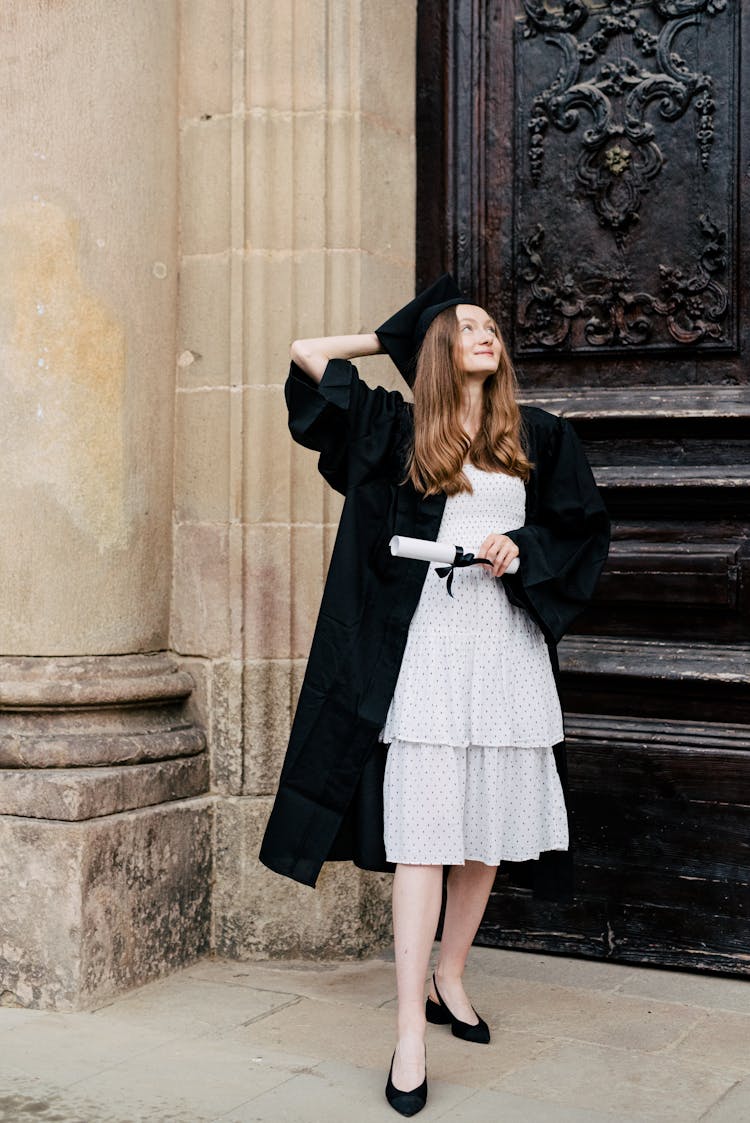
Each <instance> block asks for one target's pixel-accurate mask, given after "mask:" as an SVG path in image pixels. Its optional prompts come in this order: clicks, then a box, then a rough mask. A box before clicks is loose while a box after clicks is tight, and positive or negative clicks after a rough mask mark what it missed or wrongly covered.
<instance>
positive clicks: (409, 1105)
mask: <svg viewBox="0 0 750 1123" xmlns="http://www.w3.org/2000/svg"><path fill="white" fill-rule="evenodd" d="M395 1056H396V1050H395V1049H394V1050H393V1056H392V1057H391V1068H390V1072H389V1073H388V1083H387V1084H386V1086H385V1098H386V1099H387V1100H388V1103H389V1104H390V1105H391V1107H392V1108H394V1109H395V1110H396V1111H398V1112H399V1114H401V1115H416V1114H417V1112H418V1111H421V1110H422V1108H423V1107H424V1105H425V1104H426V1103H427V1050H425V1055H424V1080H423V1081H422V1083H421V1084H420V1085H419V1087H418V1088H412V1090H411V1092H402V1091H401V1089H400V1088H397V1087H396V1085H395V1084H394V1083H393V1061H394V1059H395Z"/></svg>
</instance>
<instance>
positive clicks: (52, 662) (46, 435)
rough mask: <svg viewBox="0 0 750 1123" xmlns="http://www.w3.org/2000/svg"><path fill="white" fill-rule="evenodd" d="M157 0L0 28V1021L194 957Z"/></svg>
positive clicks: (198, 779)
mask: <svg viewBox="0 0 750 1123" xmlns="http://www.w3.org/2000/svg"><path fill="white" fill-rule="evenodd" d="M178 29H179V19H178V5H177V0H160V2H159V3H157V4H153V3H135V4H111V3H107V2H106V0H75V2H73V0H60V2H58V3H56V4H41V3H26V2H25V0H9V2H8V3H6V4H4V5H3V7H2V12H0V30H1V31H2V34H1V35H0V55H1V56H2V72H3V174H2V176H0V426H1V427H2V440H1V441H0V464H1V465H2V469H1V470H2V479H3V486H2V488H0V525H1V526H2V534H0V589H1V590H2V612H0V1002H2V1003H5V1004H9V1003H11V1004H12V1003H14V1002H15V1003H21V1004H23V1005H29V1006H58V1007H60V1008H65V1007H71V1006H77V1005H82V1004H85V1003H87V1002H90V1001H92V1000H94V999H100V998H102V997H103V996H105V995H108V994H111V993H114V992H115V991H117V990H120V989H122V988H123V987H126V986H130V985H133V984H135V983H138V982H141V981H143V980H144V979H147V978H150V977H153V976H154V975H157V974H159V973H162V972H163V971H165V970H167V969H168V968H169V967H171V966H174V965H176V964H177V963H181V962H184V961H186V960H187V959H190V958H192V957H194V956H195V955H197V954H199V953H200V952H201V951H203V950H205V949H206V948H207V946H208V939H209V920H210V902H209V886H210V862H211V855H210V833H211V831H210V827H211V807H210V803H209V800H208V799H207V797H205V796H202V795H201V793H203V792H205V791H206V788H207V783H208V778H207V756H206V753H205V750H204V737H203V734H202V732H201V731H200V730H199V729H197V728H196V727H195V725H193V723H192V720H191V716H190V712H189V709H188V708H186V707H187V700H188V698H189V696H190V694H191V690H192V680H191V678H190V676H189V675H188V674H187V672H186V671H184V670H182V669H179V668H178V667H177V666H176V664H175V661H174V660H173V659H171V658H170V657H169V656H167V655H165V654H163V653H162V654H159V652H164V650H165V649H166V648H167V645H168V638H169V611H170V593H171V507H172V485H173V467H172V465H173V422H172V419H173V392H174V337H175V329H176V323H175V320H176V291H177V285H176V282H177V235H178V214H177V206H178V199H177V149H178V137H177V80H178Z"/></svg>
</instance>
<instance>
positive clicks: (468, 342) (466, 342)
mask: <svg viewBox="0 0 750 1123" xmlns="http://www.w3.org/2000/svg"><path fill="white" fill-rule="evenodd" d="M456 316H457V317H458V356H457V358H458V365H459V367H460V369H461V370H463V371H465V372H466V374H483V375H484V376H485V377H487V376H488V375H490V374H494V373H495V371H496V370H497V368H498V366H499V364H500V354H501V351H502V347H503V345H502V343H501V342H500V333H499V332H498V330H497V324H496V323H495V321H494V320H493V319H492V317H491V316H489V315H488V314H487V313H486V312H485V310H484V308H479V307H478V306H477V305H476V304H457V305H456Z"/></svg>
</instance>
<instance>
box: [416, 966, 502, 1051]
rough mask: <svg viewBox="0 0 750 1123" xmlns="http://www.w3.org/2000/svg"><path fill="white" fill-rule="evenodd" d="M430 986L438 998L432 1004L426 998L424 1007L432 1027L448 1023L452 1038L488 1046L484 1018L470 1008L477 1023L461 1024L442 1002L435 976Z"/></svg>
mask: <svg viewBox="0 0 750 1123" xmlns="http://www.w3.org/2000/svg"><path fill="white" fill-rule="evenodd" d="M432 985H433V986H434V988H435V994H436V995H437V996H438V999H439V1001H438V1002H433V1001H432V999H431V998H430V997H429V995H428V997H427V1004H426V1006H425V1016H426V1018H427V1021H428V1022H431V1023H432V1025H439V1026H444V1025H447V1024H448V1022H450V1025H451V1032H452V1034H453V1036H454V1037H460V1038H461V1040H462V1041H473V1042H474V1043H475V1044H477V1045H489V1041H490V1027H489V1026H488V1025H487V1023H486V1021H485V1020H484V1018H479V1014H477V1012H476V1010H474V1007H473V1006H472V1010H474V1013H475V1014H477V1017H478V1018H479V1021H478V1023H477V1024H476V1025H475V1026H473V1025H470V1024H469V1022H461V1021H459V1020H458V1018H456V1017H455V1016H454V1015H453V1014H451V1012H450V1010H449V1009H448V1007H447V1006H446V1005H445V1002H443V999H442V998H441V996H440V991H439V990H438V986H437V982H436V981H435V975H434V974H433V976H432Z"/></svg>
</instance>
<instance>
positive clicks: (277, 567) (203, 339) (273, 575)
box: [170, 0, 416, 955]
mask: <svg viewBox="0 0 750 1123" xmlns="http://www.w3.org/2000/svg"><path fill="white" fill-rule="evenodd" d="M415 33H416V3H415V0H378V2H377V3H375V2H374V0H280V2H278V3H273V4H269V3H267V2H265V0H216V2H212V3H208V2H207V0H183V2H182V4H181V55H180V99H179V104H180V128H179V134H180V199H181V203H180V231H181V243H180V285H179V298H178V299H179V328H178V345H177V353H178V364H177V366H178V385H177V401H176V411H175V416H176V446H175V447H176V459H175V505H174V577H173V590H172V630H171V641H170V642H171V646H172V648H173V649H174V650H175V651H176V652H178V653H180V654H181V655H182V656H183V657H185V664H186V665H187V666H188V667H189V669H190V670H191V672H192V673H193V675H194V677H195V678H196V681H197V682H199V684H200V699H199V708H202V711H203V712H204V714H205V715H206V720H207V723H208V725H209V740H210V746H211V754H212V782H213V786H214V789H215V791H216V792H217V793H218V794H219V796H220V798H219V799H218V800H217V806H216V815H217V826H216V831H217V834H216V860H217V865H216V879H215V908H214V917H215V919H214V924H215V942H216V946H217V947H218V949H219V950H220V951H223V952H227V953H229V954H236V955H244V954H253V953H256V952H257V953H261V954H265V953H279V954H285V953H286V954H293V953H299V952H309V951H312V950H339V951H343V952H349V953H356V952H357V951H358V950H361V949H362V948H363V947H365V946H366V945H367V944H368V943H370V942H377V941H378V940H379V939H382V938H383V937H384V936H386V935H387V933H388V930H389V917H388V904H387V899H388V893H389V889H390V879H389V878H387V877H381V876H378V875H368V874H362V873H360V872H359V871H356V870H355V869H354V868H353V867H351V866H350V865H349V864H346V865H343V866H341V865H337V866H333V865H332V866H329V867H326V868H325V870H324V873H323V875H322V877H321V879H320V882H319V886H318V889H317V890H315V891H313V890H310V889H306V888H303V887H299V886H296V885H293V884H292V883H291V882H288V881H286V880H285V879H282V878H279V877H277V876H276V875H273V874H271V873H269V872H268V871H266V870H265V869H263V868H262V867H261V866H260V865H259V864H258V862H257V860H256V854H257V849H258V845H259V840H260V835H261V832H262V829H263V826H264V824H265V820H266V817H267V814H268V809H269V806H270V798H271V795H272V793H273V791H274V790H275V784H276V779H277V776H278V773H279V770H280V766H281V759H282V755H283V752H284V748H285V746H286V740H287V736H288V732H289V724H290V719H291V714H292V712H293V706H294V703H295V700H296V696H297V693H298V690H299V685H300V681H301V676H302V674H303V671H304V663H305V659H306V656H307V653H308V650H309V645H310V640H311V636H312V629H313V626H314V622H315V618H316V615H317V610H318V603H319V599H320V594H321V590H322V584H323V580H324V576H325V571H326V566H327V562H328V558H329V556H330V550H331V547H332V543H333V539H334V536H335V531H336V523H337V518H338V515H339V511H340V506H339V502H338V499H337V497H336V496H335V495H334V494H333V493H331V492H330V491H327V490H326V489H325V488H324V486H323V483H322V481H321V480H320V479H319V477H318V476H317V474H316V470H315V457H314V455H313V454H311V453H309V452H307V451H306V450H302V449H299V448H297V447H295V446H293V444H292V441H291V438H290V437H289V434H288V431H287V428H286V414H285V408H284V401H283V383H284V379H285V377H286V372H287V369H288V347H289V343H290V341H291V340H292V339H293V338H295V337H296V336H303V335H317V334H323V333H328V332H339V331H340V332H348V331H358V330H371V329H372V327H373V326H375V325H376V324H377V323H379V322H380V321H381V320H382V319H384V318H385V317H386V316H387V315H388V314H389V312H390V311H392V310H393V308H394V307H396V306H397V305H398V303H399V302H400V301H401V299H402V298H407V297H408V296H410V295H411V294H412V292H413V277H414V198H415V184H414V175H415V161H414V97H415V92H414V70H415V62H414V56H415ZM363 370H364V371H365V373H366V374H367V376H368V377H369V378H373V379H377V380H378V381H381V382H384V383H387V384H393V385H396V384H397V383H398V381H399V380H398V376H397V375H396V374H395V371H393V370H392V368H390V365H389V364H388V361H387V360H386V359H385V358H383V359H374V360H370V361H369V365H366V364H363Z"/></svg>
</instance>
